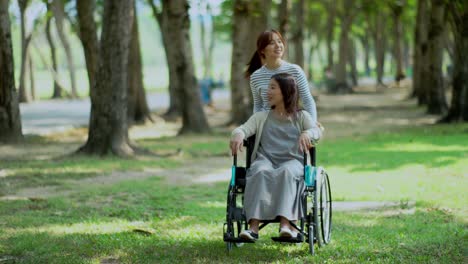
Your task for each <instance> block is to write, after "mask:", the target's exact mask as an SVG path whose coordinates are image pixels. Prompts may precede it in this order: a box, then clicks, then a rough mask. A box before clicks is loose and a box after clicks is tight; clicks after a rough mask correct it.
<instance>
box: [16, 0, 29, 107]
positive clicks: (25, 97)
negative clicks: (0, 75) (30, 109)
mask: <svg viewBox="0 0 468 264" xmlns="http://www.w3.org/2000/svg"><path fill="white" fill-rule="evenodd" d="M28 4H29V0H18V6H19V10H20V24H21V66H20V77H19V78H20V79H19V87H18V90H19V101H20V102H22V103H23V102H29V101H31V97H30V95H29V93H28V91H27V89H26V63H27V61H26V59H27V53H28V46H29V41H30V40H31V35H29V36H26V17H25V12H26V8H27V7H28Z"/></svg>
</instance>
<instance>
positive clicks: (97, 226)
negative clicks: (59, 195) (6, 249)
mask: <svg viewBox="0 0 468 264" xmlns="http://www.w3.org/2000/svg"><path fill="white" fill-rule="evenodd" d="M148 227H149V223H148V222H143V221H126V220H123V219H116V220H114V221H110V222H82V223H75V224H66V225H44V226H35V227H28V228H19V229H16V232H18V233H25V232H26V233H48V234H55V235H58V234H113V233H122V232H132V230H133V229H135V228H139V229H147V228H148ZM6 230H7V231H8V230H9V231H10V232H12V230H13V229H9V228H7V229H6Z"/></svg>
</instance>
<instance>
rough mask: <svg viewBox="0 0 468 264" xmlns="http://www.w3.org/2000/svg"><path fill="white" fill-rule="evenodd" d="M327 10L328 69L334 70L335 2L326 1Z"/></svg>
mask: <svg viewBox="0 0 468 264" xmlns="http://www.w3.org/2000/svg"><path fill="white" fill-rule="evenodd" d="M325 2H326V9H327V11H328V12H327V15H328V16H327V69H330V70H333V65H334V62H333V57H334V53H333V40H334V35H335V17H336V4H335V3H334V1H325Z"/></svg>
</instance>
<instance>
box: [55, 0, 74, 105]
mask: <svg viewBox="0 0 468 264" xmlns="http://www.w3.org/2000/svg"><path fill="white" fill-rule="evenodd" d="M52 10H53V13H54V18H55V25H56V26H57V35H58V36H59V39H60V42H61V43H62V46H63V48H64V50H65V57H66V58H67V64H68V71H69V72H70V83H71V96H72V97H73V98H76V97H78V92H77V88H76V77H75V64H74V62H73V61H74V60H73V55H72V51H71V47H70V43H69V41H68V38H67V36H66V35H65V32H64V29H63V21H64V19H65V11H64V6H63V2H62V0H53V2H52Z"/></svg>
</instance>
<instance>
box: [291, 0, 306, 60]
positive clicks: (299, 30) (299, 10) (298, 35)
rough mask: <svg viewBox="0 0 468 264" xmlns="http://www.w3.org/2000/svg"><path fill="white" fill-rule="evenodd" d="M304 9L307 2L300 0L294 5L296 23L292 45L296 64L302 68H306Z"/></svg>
mask: <svg viewBox="0 0 468 264" xmlns="http://www.w3.org/2000/svg"><path fill="white" fill-rule="evenodd" d="M304 9H305V1H304V0H298V1H297V2H296V4H295V5H294V11H295V13H296V16H295V18H296V23H295V24H294V33H293V37H292V43H293V46H294V63H296V64H297V65H299V66H301V68H304V46H303V43H304V12H305V11H304Z"/></svg>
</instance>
